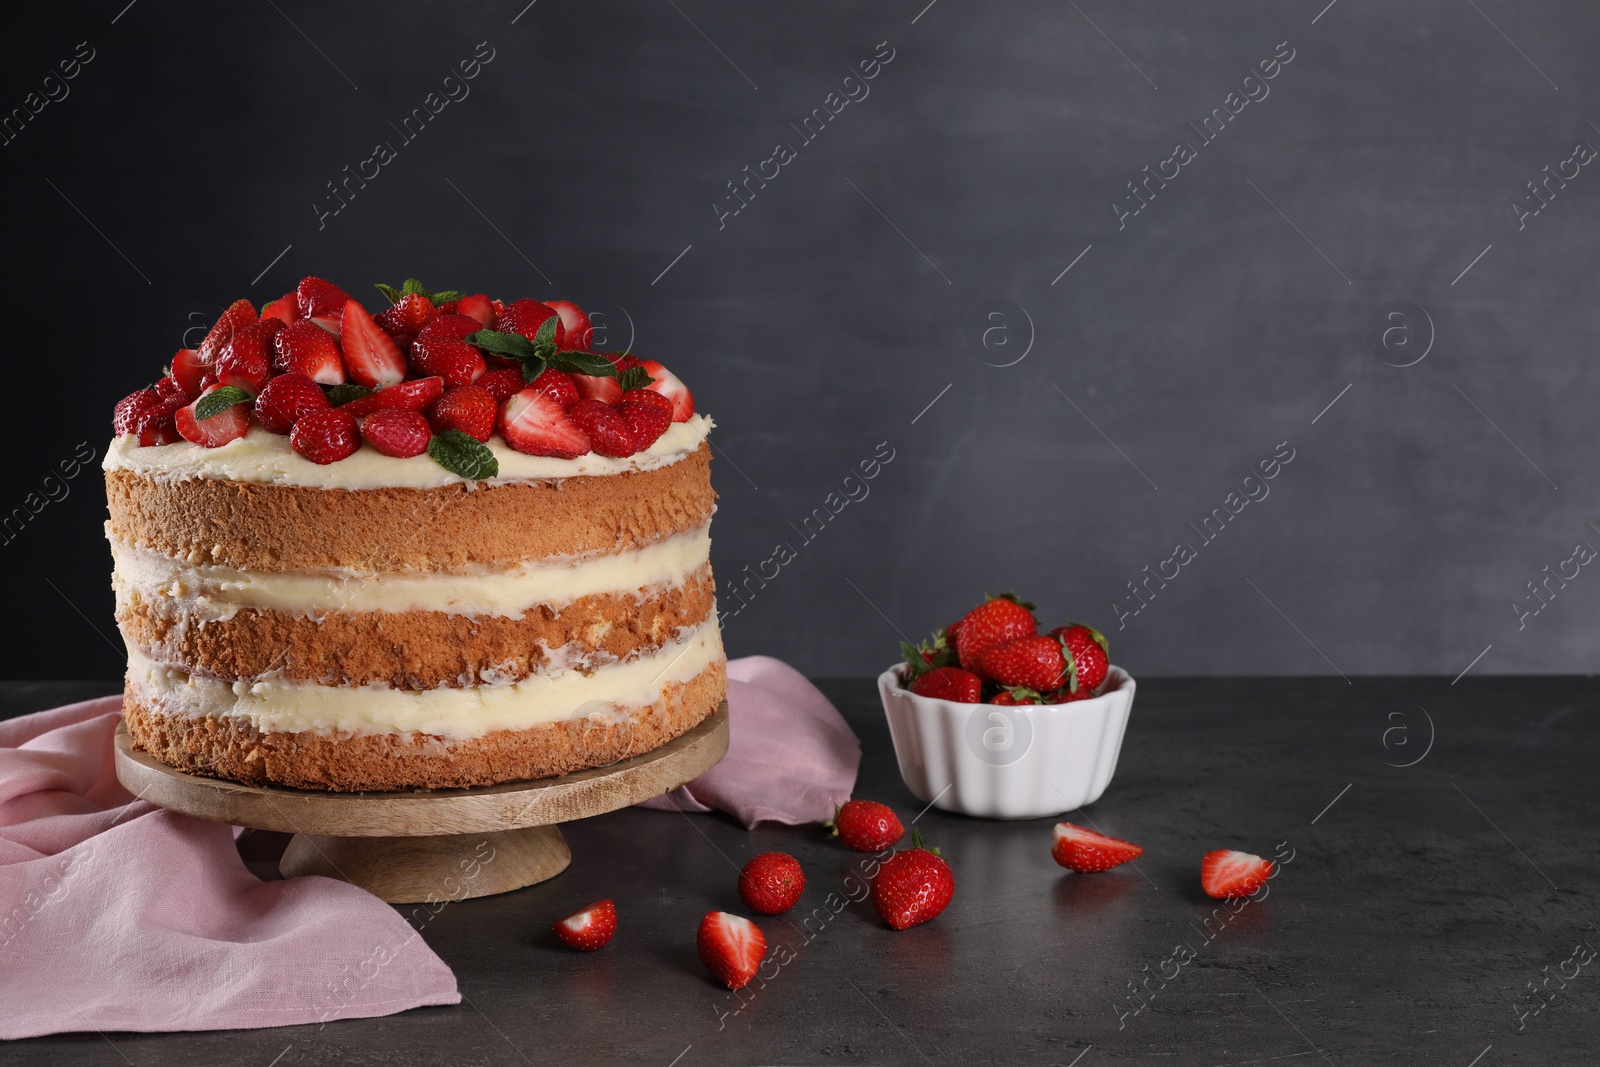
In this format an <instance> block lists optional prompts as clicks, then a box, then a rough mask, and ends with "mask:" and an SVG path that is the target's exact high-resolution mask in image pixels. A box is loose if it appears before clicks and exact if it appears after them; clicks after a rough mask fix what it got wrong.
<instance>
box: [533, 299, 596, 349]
mask: <svg viewBox="0 0 1600 1067" xmlns="http://www.w3.org/2000/svg"><path fill="white" fill-rule="evenodd" d="M545 307H547V308H549V309H550V310H551V311H554V312H555V313H556V314H557V315H560V316H561V330H560V331H559V340H558V342H557V344H558V345H559V347H561V348H566V349H576V350H577V351H579V352H587V351H589V342H590V341H592V340H594V326H593V325H591V324H590V322H589V316H587V315H585V314H584V313H583V311H582V310H581V309H580V308H579V307H578V305H577V304H574V303H573V302H572V301H570V300H546V301H545Z"/></svg>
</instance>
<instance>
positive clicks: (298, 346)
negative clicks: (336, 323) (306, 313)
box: [272, 319, 344, 385]
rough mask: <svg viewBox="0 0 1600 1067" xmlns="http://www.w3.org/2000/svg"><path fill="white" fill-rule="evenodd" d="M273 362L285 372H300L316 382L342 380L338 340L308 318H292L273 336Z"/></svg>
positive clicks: (342, 362)
mask: <svg viewBox="0 0 1600 1067" xmlns="http://www.w3.org/2000/svg"><path fill="white" fill-rule="evenodd" d="M272 350H273V351H272V366H273V367H274V368H275V369H277V370H279V371H281V372H283V373H285V374H303V375H305V376H306V377H307V378H310V379H311V380H312V381H314V382H316V383H317V384H318V385H338V384H340V383H341V382H343V381H344V359H343V358H342V357H341V356H340V355H339V342H337V341H335V340H334V339H333V338H332V337H330V336H328V333H327V331H326V330H324V329H322V328H321V327H319V326H318V325H317V324H316V323H314V322H312V321H311V320H309V319H301V320H299V321H298V322H291V323H290V324H289V325H288V326H285V327H284V328H283V329H281V330H279V331H278V335H277V336H276V337H274V338H273V339H272Z"/></svg>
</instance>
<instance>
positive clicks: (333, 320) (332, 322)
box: [306, 310, 344, 341]
mask: <svg viewBox="0 0 1600 1067" xmlns="http://www.w3.org/2000/svg"><path fill="white" fill-rule="evenodd" d="M306 321H307V322H313V323H316V324H317V325H318V326H320V327H321V328H322V329H323V330H324V331H325V332H326V333H327V334H328V336H329V337H332V338H333V339H334V340H335V341H338V340H340V338H341V337H342V335H343V331H344V312H343V311H342V310H341V311H335V312H333V313H331V314H328V315H312V316H311V317H309V318H308V319H306Z"/></svg>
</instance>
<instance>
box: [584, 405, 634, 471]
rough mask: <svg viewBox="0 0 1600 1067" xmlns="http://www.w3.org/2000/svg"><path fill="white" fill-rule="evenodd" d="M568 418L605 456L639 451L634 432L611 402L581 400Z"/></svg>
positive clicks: (595, 449) (631, 453)
mask: <svg viewBox="0 0 1600 1067" xmlns="http://www.w3.org/2000/svg"><path fill="white" fill-rule="evenodd" d="M567 418H569V419H571V420H572V421H573V422H575V423H577V424H578V428H579V429H581V430H582V431H583V432H584V433H586V434H588V435H589V447H590V448H592V449H593V450H594V451H595V452H597V453H599V454H600V455H602V456H615V457H618V458H621V457H624V456H631V455H633V454H634V453H635V452H637V451H639V447H638V446H637V445H636V444H634V443H633V434H632V433H630V432H629V431H628V423H627V420H625V419H624V418H623V417H622V416H621V415H620V414H619V413H618V412H617V410H616V409H615V408H613V407H612V406H611V405H609V404H602V403H600V402H599V401H598V400H580V401H578V402H577V403H576V404H574V405H572V410H571V411H568V412H567Z"/></svg>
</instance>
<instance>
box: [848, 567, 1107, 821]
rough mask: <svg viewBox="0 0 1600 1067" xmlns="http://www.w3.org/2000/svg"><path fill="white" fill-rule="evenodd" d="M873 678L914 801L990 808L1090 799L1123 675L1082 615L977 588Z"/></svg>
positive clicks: (1048, 806)
mask: <svg viewBox="0 0 1600 1067" xmlns="http://www.w3.org/2000/svg"><path fill="white" fill-rule="evenodd" d="M901 651H902V653H903V656H904V660H905V662H903V663H901V664H897V665H895V666H893V667H891V668H889V669H888V670H886V671H884V672H883V674H881V675H880V676H879V677H878V691H879V695H880V696H881V697H882V698H883V709H884V714H885V715H886V716H887V717H888V720H889V733H890V736H891V737H892V739H893V740H894V747H895V756H896V758H897V759H898V761H899V764H900V776H901V777H902V778H903V779H905V783H906V786H907V787H908V788H909V789H910V790H911V792H912V793H914V794H916V796H917V797H919V798H920V799H922V800H923V801H925V802H927V803H929V804H932V805H934V806H935V807H939V808H942V809H944V810H946V811H956V812H961V813H963V814H966V815H976V816H981V817H985V818H995V819H1031V818H1039V817H1041V816H1049V815H1059V814H1061V813H1062V812H1066V811H1072V810H1074V809H1076V808H1079V807H1081V806H1083V805H1085V804H1090V803H1093V802H1094V801H1095V800H1098V799H1099V798H1100V795H1101V794H1102V793H1104V792H1105V790H1106V787H1107V786H1108V785H1110V783H1111V776H1112V774H1113V773H1114V772H1115V771H1116V766H1117V758H1118V756H1119V754H1120V753H1121V749H1122V737H1123V733H1124V731H1125V730H1126V729H1127V725H1128V717H1129V714H1130V713H1131V712H1132V710H1133V694H1134V688H1135V686H1134V681H1133V678H1132V677H1130V676H1129V675H1128V673H1127V672H1126V671H1124V670H1122V669H1121V668H1120V667H1116V666H1113V665H1112V663H1111V660H1110V644H1109V642H1107V641H1106V638H1105V635H1104V634H1102V633H1100V631H1098V630H1096V629H1095V628H1094V627H1092V626H1087V625H1085V624H1083V623H1069V624H1067V625H1064V626H1058V627H1056V628H1055V629H1053V630H1047V631H1046V630H1042V629H1041V627H1040V626H1039V622H1038V619H1037V617H1036V616H1035V615H1034V605H1033V604H1030V603H1028V602H1026V601H1023V600H1020V599H1018V598H1017V597H1015V596H1013V595H1011V594H1009V593H1006V594H1002V595H1000V596H994V597H988V598H987V599H985V600H984V602H983V603H982V604H979V605H978V606H976V607H974V608H973V609H972V610H971V611H969V612H967V613H966V614H965V615H964V616H962V617H961V618H960V619H959V620H957V621H956V622H954V623H951V624H950V625H949V626H946V627H944V628H943V629H941V630H939V631H937V632H936V633H935V634H934V635H933V637H932V638H931V639H929V640H927V641H923V642H922V643H921V644H919V645H911V644H909V643H908V644H903V645H902V646H901Z"/></svg>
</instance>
